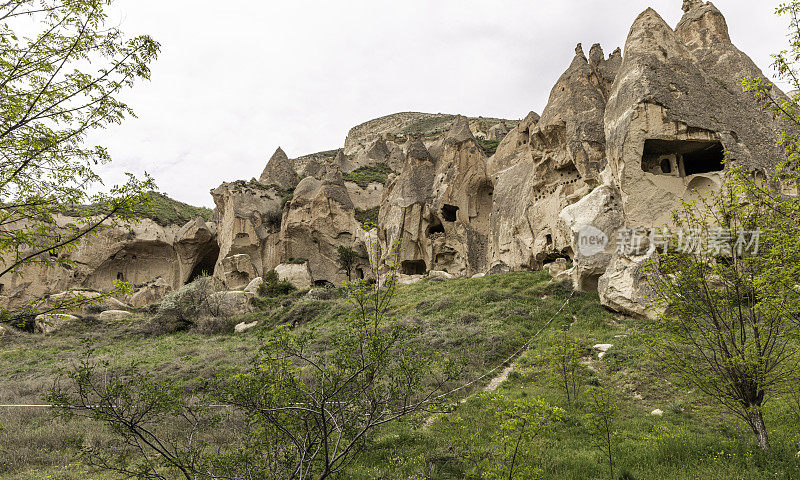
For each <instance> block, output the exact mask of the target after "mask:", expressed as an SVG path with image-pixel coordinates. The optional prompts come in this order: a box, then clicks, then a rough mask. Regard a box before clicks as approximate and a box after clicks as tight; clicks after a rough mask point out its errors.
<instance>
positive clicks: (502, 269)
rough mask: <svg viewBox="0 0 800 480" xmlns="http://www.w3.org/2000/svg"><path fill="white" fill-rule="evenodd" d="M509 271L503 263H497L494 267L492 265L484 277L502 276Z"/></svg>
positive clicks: (509, 268)
mask: <svg viewBox="0 0 800 480" xmlns="http://www.w3.org/2000/svg"><path fill="white" fill-rule="evenodd" d="M510 271H511V267H509V266H508V265H506V264H505V263H497V264H495V265H492V268H490V269H489V271H488V272H486V276H487V277H488V276H491V275H502V274H504V273H508V272H510Z"/></svg>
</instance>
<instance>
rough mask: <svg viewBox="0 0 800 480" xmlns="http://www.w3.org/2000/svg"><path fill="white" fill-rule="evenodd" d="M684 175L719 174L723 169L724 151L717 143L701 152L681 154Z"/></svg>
mask: <svg viewBox="0 0 800 480" xmlns="http://www.w3.org/2000/svg"><path fill="white" fill-rule="evenodd" d="M683 168H684V169H685V170H686V175H687V176H688V175H695V174H698V173H710V172H721V171H722V170H723V169H724V168H725V149H724V148H723V147H722V144H721V143H719V142H717V143H715V144H713V145H710V146H708V147H706V148H704V149H702V150H696V151H692V152H688V153H685V154H683Z"/></svg>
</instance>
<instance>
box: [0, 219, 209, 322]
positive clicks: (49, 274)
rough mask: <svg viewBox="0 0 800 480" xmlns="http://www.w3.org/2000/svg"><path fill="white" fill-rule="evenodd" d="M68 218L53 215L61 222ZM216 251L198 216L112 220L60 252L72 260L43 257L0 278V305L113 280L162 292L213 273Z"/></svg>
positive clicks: (106, 284)
mask: <svg viewBox="0 0 800 480" xmlns="http://www.w3.org/2000/svg"><path fill="white" fill-rule="evenodd" d="M72 221H73V219H71V218H70V217H63V218H60V219H58V223H59V224H60V225H62V226H66V225H68V224H70V223H72ZM218 254H219V252H218V249H217V248H216V226H215V225H214V224H213V223H210V222H209V223H207V222H205V221H204V220H203V219H202V218H197V219H196V220H193V221H190V222H189V223H188V224H186V225H185V226H183V227H180V226H178V225H169V226H162V225H159V224H157V223H156V222H154V221H152V220H149V219H144V220H142V221H140V222H139V223H137V224H135V225H132V226H131V227H130V228H126V227H122V226H112V227H111V228H109V229H108V230H106V231H104V232H102V233H101V234H99V235H97V236H94V237H91V238H89V239H88V240H87V241H84V242H81V243H80V244H78V245H77V248H76V249H75V250H73V251H71V252H69V253H65V254H63V255H64V258H65V259H67V260H69V261H70V262H71V265H59V264H56V263H54V262H51V261H50V259H44V261H43V262H42V263H39V264H34V265H28V266H25V267H24V268H22V269H21V270H20V271H19V272H18V273H17V274H15V275H10V276H8V277H6V278H4V279H3V283H2V289H1V291H2V293H0V306H2V307H4V308H16V307H20V306H22V305H24V304H26V303H27V302H30V301H33V300H38V299H41V298H44V297H47V296H50V295H55V294H58V293H61V292H64V291H67V290H76V289H77V290H80V289H88V290H107V289H110V288H112V286H113V284H114V282H115V281H116V280H124V281H126V282H130V283H132V284H134V286H136V287H137V289H144V288H146V287H147V285H148V284H150V283H155V282H158V283H159V285H160V286H161V287H160V288H161V290H163V291H162V293H166V292H167V291H169V290H171V289H175V288H178V287H180V286H181V285H183V284H184V283H186V282H188V281H190V280H191V279H192V278H193V277H196V276H198V275H200V274H202V273H203V272H206V273H208V274H211V273H213V271H214V263H215V262H216V259H217V257H218Z"/></svg>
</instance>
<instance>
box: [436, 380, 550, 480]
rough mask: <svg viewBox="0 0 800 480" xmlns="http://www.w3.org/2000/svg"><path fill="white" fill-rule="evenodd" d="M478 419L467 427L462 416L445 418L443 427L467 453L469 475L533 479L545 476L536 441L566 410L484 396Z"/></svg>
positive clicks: (539, 401) (524, 400) (537, 401)
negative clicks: (538, 464)
mask: <svg viewBox="0 0 800 480" xmlns="http://www.w3.org/2000/svg"><path fill="white" fill-rule="evenodd" d="M473 401H475V402H481V403H482V405H481V408H480V410H479V412H478V414H479V417H478V419H477V420H476V421H475V422H473V424H468V423H467V422H466V419H465V418H464V417H462V416H460V415H453V416H451V417H443V418H442V420H441V421H442V425H440V426H439V428H442V429H444V430H445V431H446V433H447V434H448V436H449V437H450V439H451V441H452V442H453V443H454V444H456V445H460V446H461V447H462V448H463V450H464V457H465V459H466V463H467V465H468V467H467V473H469V475H471V476H474V477H476V478H486V479H492V480H516V479H519V480H529V479H530V480H533V479H536V478H541V477H542V470H541V469H540V468H539V467H538V466H537V465H536V461H535V458H534V455H535V451H536V444H535V440H536V439H537V438H538V437H539V436H540V435H542V434H546V433H548V432H551V431H552V430H553V426H554V425H555V424H556V423H557V422H558V421H559V420H560V419H561V418H563V415H564V411H563V410H562V409H560V408H558V407H553V406H551V405H549V404H548V403H547V402H545V401H544V400H542V399H540V398H532V399H529V398H511V397H509V396H508V395H506V394H504V393H490V394H482V395H479V396H477V397H476V398H475V399H473Z"/></svg>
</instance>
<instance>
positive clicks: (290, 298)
mask: <svg viewBox="0 0 800 480" xmlns="http://www.w3.org/2000/svg"><path fill="white" fill-rule="evenodd" d="M569 296H570V290H569V288H567V287H564V286H562V285H560V284H554V283H551V280H550V278H549V276H548V275H547V274H545V273H543V272H536V273H526V272H516V273H510V274H505V275H496V276H490V277H485V278H480V279H459V280H451V281H444V282H440V281H434V280H432V279H429V280H424V281H422V282H420V283H418V284H415V285H410V286H403V287H400V288H399V289H398V291H397V295H396V300H395V304H394V306H393V308H392V315H394V316H396V317H397V319H398V321H399V322H400V324H401V325H403V326H405V327H407V328H413V329H414V330H415V332H416V333H415V335H414V337H413V338H414V339H415V340H414V341H415V342H417V343H418V344H419V346H421V347H425V348H430V349H433V350H434V351H435V352H437V353H438V354H439V355H441V356H443V357H447V358H451V359H454V360H455V361H457V362H458V363H459V364H460V365H461V369H460V371H459V375H458V378H455V379H454V380H453V381H451V382H449V383H448V389H447V390H448V391H449V390H452V389H453V388H455V387H457V386H460V385H463V384H466V383H468V382H470V381H472V380H474V379H476V378H478V377H480V376H481V375H483V374H485V373H486V372H488V371H489V370H491V369H493V368H495V367H497V366H498V365H501V364H502V362H503V361H504V360H505V359H506V358H508V357H509V355H511V354H512V353H513V352H514V351H515V350H517V349H518V348H519V347H520V346H522V345H523V344H524V342H526V341H527V340H528V339H529V338H531V337H532V336H534V335H535V334H536V333H537V332H539V331H540V330H541V328H542V327H545V326H546V324H547V321H548V320H550V319H551V318H552V319H553V321H552V323H550V324H549V325H547V326H546V328H545V330H544V331H543V332H542V333H540V334H539V335H538V336H536V337H535V338H534V340H533V342H532V343H531V344H530V348H529V349H528V350H526V352H525V353H524V354H523V355H522V357H521V358H519V360H518V361H517V364H516V367H515V369H514V370H513V371H512V372H511V374H510V376H509V377H508V380H506V381H505V382H502V383H501V384H500V386H499V388H498V390H496V391H493V392H486V393H480V394H478V395H474V394H475V393H479V392H480V391H481V390H482V389H483V388H484V387H485V386H486V385H487V382H488V380H489V379H490V378H492V376H493V375H490V376H489V377H487V378H486V379H484V380H483V381H480V382H478V383H476V384H473V385H470V386H469V387H467V388H465V389H463V390H460V391H458V392H456V393H454V394H453V395H452V396H450V397H448V400H449V402H450V403H452V406H451V407H450V408H448V409H445V410H444V411H442V412H440V413H438V414H436V413H435V412H431V413H425V414H421V415H419V416H417V417H415V419H413V420H410V421H408V422H403V423H401V424H398V425H394V426H392V427H391V428H386V429H378V431H377V435H376V436H375V437H374V438H373V439H372V440H371V441H370V442H369V444H368V445H369V448H368V449H367V450H366V451H365V452H364V454H363V455H360V456H359V457H358V458H357V459H355V460H354V463H352V464H351V466H350V467H349V468H348V470H347V476H348V478H353V479H364V480H367V479H373V478H398V479H399V478H403V479H406V478H431V479H461V478H480V477H477V476H475V475H474V474H470V473H469V472H471V471H472V472H475V471H480V470H481V469H486V468H488V466H489V465H490V464H491V465H499V463H498V462H496V461H494V460H492V459H503V458H506V457H504V456H503V453H502V452H501V451H497V450H496V448H495V447H497V446H498V445H508V444H507V443H506V444H503V443H502V442H500V443H499V442H498V439H502V438H503V432H508V431H513V432H517V433H519V432H520V430H519V427H520V426H519V425H516V426H515V425H513V424H507V423H506V424H504V422H505V420H503V417H502V414H501V413H500V412H501V411H502V410H497V409H496V408H495V407H496V406H498V405H503V406H504V407H503V408H526V409H527V408H532V409H534V410H531V415H533V417H532V418H534V419H539V420H541V421H542V422H543V423H542V424H541V425H540V426H538V427H535V428H534V429H533V430H522V432H523V434H524V438H525V439H526V440H524V443H523V445H524V447H525V448H524V451H523V452H522V453H521V454H520V457H519V460H517V462H519V463H517V465H525V466H526V470H524V471H523V470H520V471H519V472H518V473H520V474H522V472H525V474H526V475H527V474H529V473H530V471H529V470H528V469H527V468H528V467H531V468H534V469H538V470H540V474H541V476H542V478H586V479H592V478H597V479H601V478H608V461H607V459H606V455H605V453H604V452H603V451H601V450H600V449H599V448H598V447H597V442H598V438H597V437H596V435H595V433H593V432H594V430H592V429H591V428H590V427H591V424H590V423H589V421H590V419H589V418H588V417H587V415H588V414H589V413H590V408H589V405H590V403H589V402H590V400H591V398H592V397H591V396H590V394H589V393H590V392H589V389H590V388H591V387H592V386H596V385H603V386H604V387H605V388H607V389H611V390H613V391H614V392H615V395H616V398H617V400H618V405H619V411H618V412H617V413H616V414H615V416H614V422H615V423H614V432H613V438H612V441H613V443H612V454H613V462H614V463H613V465H614V470H615V472H618V473H617V475H619V474H620V473H621V474H628V475H630V477H627V478H636V479H639V480H647V479H652V480H656V479H658V480H662V479H667V480H668V479H684V478H704V479H720V480H722V479H729V478H741V472H748V477H747V478H752V479H760V478H764V479H766V478H775V476H776V474H777V476H778V477H780V478H786V477H794V476H795V475H798V474H800V469H798V466H797V463H796V462H795V459H794V454H795V452H796V445H797V442H798V441H800V437H798V436H797V435H796V433H795V432H794V429H792V428H791V425H794V424H795V422H796V421H797V418H798V417H797V416H796V415H798V413H800V412H798V411H797V410H795V409H794V406H793V405H794V404H793V401H794V399H793V397H791V396H789V395H786V396H780V397H779V398H778V399H776V400H775V403H774V404H773V408H772V409H771V410H770V411H768V412H766V414H765V415H766V420H767V422H766V423H767V425H768V428H769V430H770V432H769V433H770V439H771V443H772V448H773V452H772V453H771V454H760V453H758V452H757V450H754V448H753V445H754V442H753V441H752V434H751V433H750V432H749V429H748V428H747V427H744V425H741V426H739V425H737V424H732V423H730V422H728V421H727V420H726V419H725V417H724V416H721V415H720V410H719V409H717V408H715V407H714V405H713V404H711V403H709V402H707V401H706V400H705V399H704V397H702V396H700V395H699V394H698V393H697V392H691V393H690V392H689V391H688V390H685V389H683V388H681V387H680V386H678V385H676V384H674V383H672V378H670V377H669V376H668V374H667V373H666V372H665V371H664V370H663V369H662V368H661V366H660V364H659V363H658V362H657V360H656V359H655V358H654V357H652V356H651V355H650V354H649V349H648V347H647V342H648V340H647V336H646V334H645V333H646V329H645V327H646V326H647V325H648V321H646V320H636V319H630V318H624V317H619V316H614V315H612V314H611V313H609V312H608V311H606V310H605V309H603V308H602V307H601V306H600V305H599V302H598V299H597V296H596V295H594V294H580V293H579V294H576V295H575V296H573V298H572V299H570V301H569V304H568V305H567V306H566V307H565V308H564V309H563V310H562V311H561V312H559V313H558V314H556V312H558V311H559V308H560V307H562V305H564V302H565V301H566V300H567V298H568V297H569ZM262 306H263V310H262V311H260V312H259V313H254V314H249V315H246V316H243V317H239V318H237V319H235V320H231V321H230V323H236V322H239V321H242V322H251V321H255V320H258V321H259V322H260V323H259V325H258V327H256V329H255V330H252V331H249V332H247V333H244V334H232V333H219V332H213V333H203V331H201V330H200V329H198V328H190V329H189V330H185V331H179V332H176V333H172V334H159V335H156V336H153V333H152V332H148V331H145V328H144V326H145V325H147V323H148V321H147V320H146V319H147V318H149V317H150V315H149V314H144V313H143V314H140V315H139V316H136V317H134V318H129V319H124V320H118V321H111V322H100V321H98V320H97V319H96V318H93V317H92V316H86V317H84V318H83V320H81V322H79V323H78V324H75V325H72V326H70V327H68V328H67V329H66V330H64V331H62V332H60V333H59V334H56V335H52V336H46V337H42V336H40V335H38V336H37V335H32V334H26V333H22V332H16V331H11V332H10V333H9V334H7V335H6V336H5V337H3V338H2V339H0V344H1V345H2V351H1V352H0V373H1V374H2V375H3V376H4V378H6V379H7V380H6V381H5V382H4V383H3V385H2V386H1V387H0V397H2V398H3V399H4V403H39V402H41V399H42V397H43V396H44V395H45V393H46V392H47V390H48V389H49V388H50V386H51V385H52V379H53V378H54V376H56V375H57V374H58V372H59V369H61V368H62V367H64V366H70V365H75V364H76V362H80V360H81V358H82V357H83V355H84V347H83V346H82V345H81V342H80V341H79V340H78V339H80V338H84V339H91V341H92V344H93V348H94V352H95V355H96V356H97V357H98V358H99V359H101V360H107V361H108V362H110V367H112V368H123V369H124V368H127V367H128V366H129V365H130V364H131V362H136V363H137V364H138V367H139V368H141V369H143V370H144V371H147V372H151V373H152V375H153V376H154V378H155V379H163V380H165V381H166V380H168V381H169V382H170V385H171V387H170V388H172V386H174V387H175V388H178V389H179V391H180V392H192V391H202V389H203V388H204V387H203V385H204V384H205V382H206V381H207V380H208V379H209V378H212V377H213V376H214V375H218V374H223V375H224V374H225V372H232V371H235V370H238V369H241V368H245V367H246V366H247V364H248V361H249V359H250V357H251V356H252V352H254V351H256V350H257V349H258V347H259V345H261V343H262V335H265V334H267V333H268V332H271V331H273V329H274V328H275V327H276V326H278V325H284V326H288V327H292V328H294V330H295V331H296V332H298V333H300V332H304V331H308V330H310V329H314V330H315V331H316V332H317V335H318V338H320V339H324V338H325V337H329V336H335V335H337V334H338V333H337V332H338V331H339V329H340V328H341V326H342V325H344V324H345V323H347V322H348V315H349V313H350V311H351V308H350V306H349V305H348V303H347V298H346V296H345V292H343V291H338V292H337V291H332V292H331V293H330V294H328V295H327V296H318V295H306V294H305V293H303V292H293V293H289V294H287V295H283V296H279V297H272V298H265V299H264V302H263V305H262ZM554 315H555V316H554ZM564 331H568V332H569V334H570V336H571V338H576V339H581V340H580V345H581V347H580V350H579V351H580V364H579V366H578V367H577V369H578V371H577V375H576V378H577V389H576V391H577V395H576V396H575V398H574V399H571V400H570V401H569V402H568V401H567V400H566V398H565V395H564V393H563V391H562V390H560V389H559V388H558V385H559V384H561V382H562V381H563V380H562V377H561V375H559V374H557V372H556V371H554V368H553V361H552V358H553V357H552V352H553V351H554V348H556V346H557V345H558V344H559V342H560V340H559V338H561V335H562V332H564ZM226 332H227V331H226ZM597 343H611V344H613V345H614V346H613V347H611V349H609V351H608V352H607V353H606V355H605V356H604V357H603V359H602V360H599V359H598V358H597V354H596V352H593V351H592V349H591V346H592V345H594V344H597ZM499 371H500V370H497V371H496V372H495V374H499ZM198 389H200V390H198ZM465 397H468V399H467V401H466V402H465V403H463V404H461V403H459V401H458V400H459V399H460V398H465ZM501 397H502V398H501ZM530 402H543V403H540V404H539V406H538V407H537V406H536V403H533V404H530ZM529 404H530V405H529ZM548 406H549V407H548ZM550 407H552V408H560V409H561V410H563V412H562V413H559V414H558V415H557V416H550V415H549V414H548V415H547V416H542V415H543V414H545V412H547V411H549V410H548V408H550ZM656 408H658V409H661V410H663V412H664V414H663V416H654V415H651V414H650V411H651V410H653V409H656ZM498 415H499V416H498ZM545 420H546V421H545ZM537 421H538V420H537ZM0 424H3V425H4V427H5V431H6V434H5V436H4V442H3V444H2V446H0V450H1V451H2V458H3V461H2V462H0V478H2V479H3V480H6V479H9V480H10V479H12V478H13V479H15V480H17V479H24V480H28V479H31V480H33V479H38V478H42V476H46V475H55V476H58V477H59V478H64V479H80V478H85V475H86V472H87V471H88V470H87V468H88V467H87V465H86V463H85V461H84V460H81V457H80V456H79V452H80V449H81V448H82V447H83V446H87V445H95V446H103V445H108V446H111V445H114V443H113V442H112V437H111V436H110V434H109V432H108V431H107V430H105V429H104V428H101V427H99V426H98V425H95V424H94V423H92V422H90V421H88V420H75V421H72V422H68V423H64V422H63V421H61V420H55V421H54V420H52V419H51V417H50V413H49V412H48V411H46V410H36V409H28V410H14V409H0ZM515 428H516V429H515ZM233 432H235V430H234V428H233V426H231V425H228V424H227V423H225V422H223V423H221V424H218V425H217V426H216V428H215V431H214V435H213V436H212V437H211V438H210V439H209V441H211V442H212V445H216V444H217V443H214V442H219V444H220V445H227V444H230V442H232V441H233V440H234V438H232V437H231V435H232V434H233ZM503 465H506V466H508V465H510V460H509V461H505V460H504V461H503ZM604 465H605V467H604ZM476 469H477V470H476ZM515 471H516V469H515ZM505 472H506V473H507V472H508V471H507V470H505ZM100 478H109V479H111V478H116V477H114V476H113V475H110V474H109V475H107V476H103V477H100ZM486 478H489V477H486ZM519 478H534V477H519Z"/></svg>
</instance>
